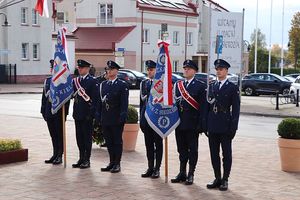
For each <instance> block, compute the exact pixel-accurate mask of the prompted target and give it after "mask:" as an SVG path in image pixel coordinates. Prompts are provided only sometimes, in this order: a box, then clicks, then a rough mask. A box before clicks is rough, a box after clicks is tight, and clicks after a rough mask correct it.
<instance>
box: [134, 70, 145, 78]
mask: <svg viewBox="0 0 300 200" xmlns="http://www.w3.org/2000/svg"><path fill="white" fill-rule="evenodd" d="M130 72H132V73H133V74H134V75H136V76H137V77H145V74H143V73H142V72H138V71H135V70H130Z"/></svg>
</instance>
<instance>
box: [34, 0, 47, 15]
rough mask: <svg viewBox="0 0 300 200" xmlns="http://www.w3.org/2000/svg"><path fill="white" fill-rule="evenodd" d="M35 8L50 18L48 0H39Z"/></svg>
mask: <svg viewBox="0 0 300 200" xmlns="http://www.w3.org/2000/svg"><path fill="white" fill-rule="evenodd" d="M35 10H36V11H37V12H38V13H39V14H40V16H42V17H47V18H49V9H48V0H37V2H36V4H35Z"/></svg>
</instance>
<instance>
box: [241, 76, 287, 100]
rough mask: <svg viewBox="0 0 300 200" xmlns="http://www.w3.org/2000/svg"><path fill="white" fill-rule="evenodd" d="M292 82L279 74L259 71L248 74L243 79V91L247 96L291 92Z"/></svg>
mask: <svg viewBox="0 0 300 200" xmlns="http://www.w3.org/2000/svg"><path fill="white" fill-rule="evenodd" d="M291 84H292V82H290V81H287V80H286V79H284V78H283V77H281V76H279V75H277V74H268V73H257V74H249V75H246V76H245V77H244V78H243V80H242V91H243V92H245V94H246V95H247V96H251V95H260V94H276V93H277V92H279V93H280V94H289V91H290V86H291Z"/></svg>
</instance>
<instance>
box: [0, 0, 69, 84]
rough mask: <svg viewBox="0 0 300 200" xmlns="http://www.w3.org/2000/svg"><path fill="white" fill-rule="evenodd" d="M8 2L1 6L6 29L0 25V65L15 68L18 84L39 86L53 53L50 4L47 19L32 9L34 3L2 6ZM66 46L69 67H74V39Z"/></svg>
mask: <svg viewBox="0 0 300 200" xmlns="http://www.w3.org/2000/svg"><path fill="white" fill-rule="evenodd" d="M8 2H9V1H8V0H4V1H1V4H0V13H4V14H5V15H6V16H7V20H8V23H9V26H8V27H4V26H0V64H2V65H8V64H12V65H16V80H17V83H42V82H43V81H44V79H45V77H46V76H49V74H50V70H49V67H50V64H49V60H50V59H52V58H53V55H54V51H55V48H54V47H55V43H56V30H55V29H54V28H55V27H54V26H53V20H52V18H51V15H52V4H51V3H50V1H49V2H48V3H49V5H48V6H49V11H50V18H44V17H40V16H39V14H38V13H36V11H35V10H34V7H35V3H36V1H32V0H25V1H23V2H20V3H17V4H14V5H11V6H8V7H6V8H2V7H1V6H3V5H6V4H7V3H8ZM0 22H2V16H1V15H0ZM68 45H69V56H70V58H69V60H70V63H71V64H70V67H72V68H74V67H75V66H74V65H75V63H74V60H75V56H74V55H75V50H74V49H75V40H74V39H70V41H69V43H68Z"/></svg>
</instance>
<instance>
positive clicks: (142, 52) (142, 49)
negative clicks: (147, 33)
mask: <svg viewBox="0 0 300 200" xmlns="http://www.w3.org/2000/svg"><path fill="white" fill-rule="evenodd" d="M143 30H144V10H142V19H141V72H142V71H143V56H144V55H143V54H144V44H143Z"/></svg>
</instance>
